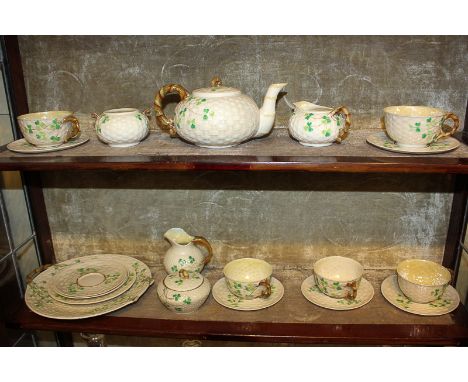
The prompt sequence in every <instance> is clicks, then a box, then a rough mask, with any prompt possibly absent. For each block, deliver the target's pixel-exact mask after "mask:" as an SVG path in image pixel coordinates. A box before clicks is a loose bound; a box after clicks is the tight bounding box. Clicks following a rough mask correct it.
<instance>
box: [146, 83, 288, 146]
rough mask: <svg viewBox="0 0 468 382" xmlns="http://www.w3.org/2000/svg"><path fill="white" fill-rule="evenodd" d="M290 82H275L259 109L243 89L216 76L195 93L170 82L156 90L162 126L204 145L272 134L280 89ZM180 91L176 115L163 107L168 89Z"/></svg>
mask: <svg viewBox="0 0 468 382" xmlns="http://www.w3.org/2000/svg"><path fill="white" fill-rule="evenodd" d="M286 85H287V84H286V83H279V84H272V85H270V87H269V88H268V90H267V93H266V95H265V99H264V101H263V105H262V107H261V108H260V109H259V108H258V107H257V105H256V104H255V102H254V101H253V99H252V98H250V97H248V96H246V95H244V94H242V93H241V91H240V90H238V89H235V88H230V87H225V86H221V80H220V79H219V78H218V77H214V78H213V80H212V81H211V87H208V88H201V89H197V90H194V91H193V92H192V94H191V95H189V93H188V91H187V90H186V89H185V88H184V87H183V86H182V85H177V84H169V85H165V86H163V87H162V88H161V89H160V90H159V92H158V93H157V94H156V98H155V100H154V110H155V112H156V119H157V121H158V124H159V126H160V127H161V128H162V129H163V130H169V133H170V135H171V136H172V137H175V136H179V137H180V138H183V139H185V140H187V141H189V142H191V143H194V144H195V145H197V146H200V147H208V148H224V147H231V146H235V145H238V144H239V143H241V142H244V141H246V140H248V139H250V138H258V137H261V136H264V135H266V134H268V133H269V132H270V131H271V129H272V128H273V124H274V121H275V106H276V98H277V96H278V93H279V92H280V91H281V89H283V88H284V87H285V86H286ZM173 92H175V93H178V94H179V96H180V99H181V102H179V104H178V105H177V106H176V108H175V116H174V119H173V120H172V119H170V118H168V117H167V116H166V115H165V114H164V112H163V108H162V103H163V100H164V97H165V96H166V95H167V94H168V93H173Z"/></svg>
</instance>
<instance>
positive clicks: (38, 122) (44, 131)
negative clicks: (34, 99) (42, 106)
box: [18, 111, 80, 147]
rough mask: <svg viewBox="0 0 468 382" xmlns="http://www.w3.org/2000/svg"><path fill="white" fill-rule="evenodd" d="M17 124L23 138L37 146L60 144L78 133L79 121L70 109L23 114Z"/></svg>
mask: <svg viewBox="0 0 468 382" xmlns="http://www.w3.org/2000/svg"><path fill="white" fill-rule="evenodd" d="M18 124H19V127H20V129H21V133H22V134H23V136H24V139H26V141H28V142H29V143H30V144H32V145H34V146H37V147H54V146H60V145H61V144H63V143H65V142H67V141H68V140H69V139H71V138H76V137H77V136H78V135H79V134H80V123H79V121H78V119H77V118H76V117H75V116H73V112H71V111H43V112H39V113H30V114H23V115H20V116H19V117H18Z"/></svg>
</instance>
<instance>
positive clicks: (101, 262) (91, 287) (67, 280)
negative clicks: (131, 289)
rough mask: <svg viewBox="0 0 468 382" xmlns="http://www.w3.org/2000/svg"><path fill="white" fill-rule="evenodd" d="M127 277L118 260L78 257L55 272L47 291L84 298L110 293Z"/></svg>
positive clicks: (125, 270) (74, 297) (72, 297)
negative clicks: (76, 260)
mask: <svg viewBox="0 0 468 382" xmlns="http://www.w3.org/2000/svg"><path fill="white" fill-rule="evenodd" d="M127 279H128V271H127V269H126V268H125V266H124V265H123V264H121V263H119V262H118V261H115V260H111V259H109V258H106V259H96V260H94V259H86V258H84V259H80V261H79V262H78V263H76V264H73V265H70V266H68V267H66V268H64V269H62V270H59V271H57V272H56V274H55V276H54V278H53V279H52V280H51V282H50V283H49V293H50V294H53V293H56V294H59V295H61V296H64V297H68V298H71V299H86V298H92V297H98V296H102V295H105V294H107V293H110V292H112V291H114V290H115V289H117V288H118V287H120V286H121V285H122V284H123V283H124V282H125V281H127Z"/></svg>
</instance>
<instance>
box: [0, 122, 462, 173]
mask: <svg viewBox="0 0 468 382" xmlns="http://www.w3.org/2000/svg"><path fill="white" fill-rule="evenodd" d="M376 131H377V130H369V129H360V130H355V131H352V133H351V134H350V137H349V139H347V140H345V141H344V142H343V143H342V144H341V145H337V144H334V145H333V146H329V147H321V148H310V147H304V146H302V145H300V144H299V143H297V142H295V141H294V140H292V139H291V138H290V137H289V136H288V134H287V130H286V129H281V128H278V129H275V131H274V132H273V133H272V134H271V135H270V136H268V137H266V138H262V139H257V140H252V141H250V142H247V143H244V144H242V145H240V146H237V147H234V148H228V149H223V150H220V149H215V150H211V149H204V148H199V147H196V146H194V145H191V144H188V143H185V142H183V141H181V140H180V139H171V138H169V137H168V136H167V134H162V133H161V132H159V131H154V132H151V134H150V136H149V137H148V138H147V139H146V140H144V141H143V142H142V143H140V144H139V145H138V146H135V147H131V148H121V149H116V148H111V147H109V146H107V145H105V144H103V143H101V142H100V141H99V140H98V139H97V138H96V136H95V134H94V133H93V132H92V131H91V132H89V131H88V133H87V134H88V135H90V137H91V139H90V141H89V142H87V143H86V144H84V145H82V146H78V147H75V148H73V149H69V150H63V151H56V152H52V153H47V154H34V155H31V154H29V155H28V154H18V153H12V152H10V151H9V150H8V149H6V146H3V147H1V148H0V170H23V171H56V170H105V169H109V170H166V171H167V170H173V171H183V170H253V171H262V170H266V171H314V172H354V173H366V172H399V173H452V174H455V173H463V174H467V173H468V146H467V145H466V144H465V143H461V146H460V147H459V148H458V149H457V150H455V151H452V152H449V153H444V154H438V155H407V154H396V153H391V152H387V151H384V150H380V149H378V148H375V147H372V146H370V145H369V144H367V143H366V137H367V136H368V135H370V134H372V133H375V132H376ZM461 136H462V133H460V134H459V135H458V138H459V139H460V140H461Z"/></svg>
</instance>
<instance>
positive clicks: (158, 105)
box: [154, 84, 189, 137]
mask: <svg viewBox="0 0 468 382" xmlns="http://www.w3.org/2000/svg"><path fill="white" fill-rule="evenodd" d="M169 93H177V94H178V95H179V97H180V100H181V101H182V100H184V99H185V98H187V97H188V95H189V92H188V91H187V89H185V88H184V87H183V86H182V85H179V84H168V85H164V86H163V87H162V88H161V89H159V92H157V93H156V97H155V98H154V112H155V115H156V121H157V123H158V125H159V127H160V128H161V130H166V131H169V135H170V136H171V137H176V136H177V131H176V129H175V126H174V121H173V120H172V119H171V118H169V117H168V116H166V114H164V111H163V101H164V98H165V97H166V95H167V94H169Z"/></svg>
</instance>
